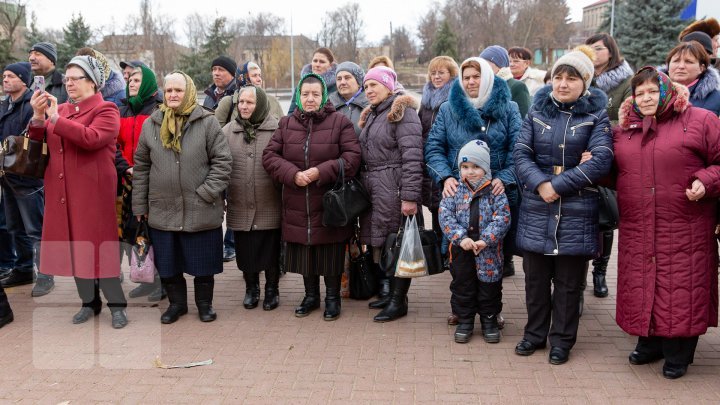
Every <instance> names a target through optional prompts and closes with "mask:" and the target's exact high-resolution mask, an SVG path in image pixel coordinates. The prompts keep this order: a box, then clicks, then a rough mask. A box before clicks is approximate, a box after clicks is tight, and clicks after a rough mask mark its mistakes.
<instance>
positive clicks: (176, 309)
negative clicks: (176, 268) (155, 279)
mask: <svg viewBox="0 0 720 405" xmlns="http://www.w3.org/2000/svg"><path fill="white" fill-rule="evenodd" d="M160 281H161V282H162V285H163V287H165V291H167V296H168V301H170V306H169V307H168V309H167V310H166V311H165V312H164V313H163V314H162V316H161V317H160V322H162V323H165V324H168V323H173V322H175V321H177V320H178V318H180V317H181V316H182V315H185V314H187V312H188V306H187V283H186V282H185V277H184V276H183V275H182V274H179V275H177V276H173V277H169V278H161V279H160Z"/></svg>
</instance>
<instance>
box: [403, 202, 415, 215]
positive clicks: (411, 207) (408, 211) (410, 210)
mask: <svg viewBox="0 0 720 405" xmlns="http://www.w3.org/2000/svg"><path fill="white" fill-rule="evenodd" d="M400 209H401V211H402V214H403V215H405V216H406V217H409V216H410V215H415V214H417V211H418V210H417V203H416V202H413V201H403V202H402V206H401V207H400Z"/></svg>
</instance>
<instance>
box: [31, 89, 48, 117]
mask: <svg viewBox="0 0 720 405" xmlns="http://www.w3.org/2000/svg"><path fill="white" fill-rule="evenodd" d="M48 96H49V95H48V93H47V92H44V91H36V92H35V93H33V95H32V97H30V105H31V106H32V109H33V119H34V120H37V121H45V111H46V110H47V107H48Z"/></svg>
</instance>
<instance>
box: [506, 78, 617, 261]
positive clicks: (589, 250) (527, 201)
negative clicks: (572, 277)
mask: <svg viewBox="0 0 720 405" xmlns="http://www.w3.org/2000/svg"><path fill="white" fill-rule="evenodd" d="M551 92H552V88H551V87H550V86H546V87H544V88H542V89H541V90H540V91H538V92H537V94H536V95H535V101H534V103H533V106H532V108H531V109H530V112H529V113H528V116H527V118H526V119H525V122H524V123H523V127H522V130H521V131H520V136H519V137H518V139H517V143H516V144H515V151H514V152H513V156H514V157H515V171H516V173H517V176H518V181H519V182H520V184H521V190H522V202H521V205H520V215H519V218H518V229H517V240H516V243H517V245H518V247H519V248H520V249H522V250H525V251H529V252H534V253H540V254H551V255H565V256H588V257H590V256H595V255H596V254H597V252H598V242H599V241H598V235H599V229H598V201H599V195H598V191H597V188H596V185H597V182H598V181H599V180H600V179H601V178H602V177H603V176H605V175H606V174H607V173H608V172H609V170H610V166H611V165H612V159H613V152H612V135H611V133H610V120H609V119H608V116H607V113H606V112H605V107H606V106H607V97H606V96H605V93H603V92H602V91H601V90H599V89H597V88H595V87H590V94H589V95H585V96H582V97H580V98H579V99H578V100H577V101H576V102H575V103H574V104H571V105H566V104H562V103H559V102H557V101H556V100H555V99H554V98H553V97H552V95H551ZM584 151H590V152H591V153H592V159H590V160H589V161H587V162H585V163H582V164H581V163H580V157H581V154H582V153H583V152H584ZM547 181H549V182H550V183H551V184H552V186H553V188H554V189H555V192H556V193H557V194H559V195H560V198H559V199H557V200H556V201H554V202H552V203H549V204H548V203H546V202H545V201H544V200H543V199H542V198H541V197H540V195H539V193H538V191H537V189H538V186H539V185H540V184H542V183H545V182H547Z"/></svg>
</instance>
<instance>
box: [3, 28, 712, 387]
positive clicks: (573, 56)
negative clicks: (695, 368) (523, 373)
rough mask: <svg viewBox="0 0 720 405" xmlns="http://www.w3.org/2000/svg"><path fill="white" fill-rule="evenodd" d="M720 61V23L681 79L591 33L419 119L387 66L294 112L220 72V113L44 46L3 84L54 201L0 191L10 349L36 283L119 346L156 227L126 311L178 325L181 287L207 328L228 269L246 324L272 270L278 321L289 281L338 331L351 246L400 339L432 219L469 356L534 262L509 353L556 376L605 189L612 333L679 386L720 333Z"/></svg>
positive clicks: (209, 104)
mask: <svg viewBox="0 0 720 405" xmlns="http://www.w3.org/2000/svg"><path fill="white" fill-rule="evenodd" d="M719 42H720V25H718V24H717V21H715V20H714V19H711V20H708V21H701V22H698V23H694V24H693V25H691V26H689V27H687V28H686V29H685V30H683V32H682V33H680V36H679V43H678V44H677V46H675V47H674V48H673V49H670V50H668V54H667V59H666V61H665V62H666V64H665V65H664V66H661V67H652V66H646V67H637V70H634V69H633V67H631V65H630V64H629V63H628V62H627V61H626V60H624V59H623V57H622V53H621V50H620V49H619V47H618V45H617V43H616V42H615V40H614V38H613V37H612V36H610V35H607V34H598V35H594V36H592V37H590V38H588V39H587V40H586V42H585V45H583V46H579V47H577V48H575V49H573V50H571V51H568V52H566V53H565V54H564V55H562V56H561V57H559V58H558V59H557V60H556V61H555V62H554V64H553V65H552V66H551V67H550V70H549V71H548V72H543V71H541V70H539V69H536V68H533V67H531V64H532V63H531V61H532V59H533V54H532V53H531V51H529V50H528V49H525V48H519V47H514V48H510V49H509V50H506V49H505V48H503V47H501V46H499V45H492V46H488V47H486V48H485V49H484V50H483V51H482V53H481V54H480V55H478V56H473V57H469V58H467V59H465V60H464V61H455V60H453V59H452V58H450V57H448V56H438V57H436V58H434V59H432V60H431V61H430V63H429V65H428V68H427V83H426V84H425V86H424V87H423V89H422V95H421V98H420V99H418V98H416V97H414V96H413V95H412V94H411V93H410V92H409V91H407V90H406V89H405V87H404V86H403V85H402V84H401V83H400V82H399V81H398V75H397V73H396V71H395V70H394V67H393V63H392V61H391V60H390V59H389V58H387V57H385V56H379V57H377V58H374V59H373V60H372V61H371V62H370V65H369V66H368V69H367V71H366V70H365V69H364V68H363V67H362V66H360V65H359V64H358V63H356V61H342V62H339V63H338V61H336V60H335V56H334V55H333V53H332V51H331V50H330V49H327V48H318V49H317V50H316V51H315V52H314V54H313V57H312V60H311V62H310V63H309V64H307V65H305V66H304V67H303V68H302V72H301V79H300V81H299V82H298V84H297V87H296V91H295V93H294V94H293V95H292V100H291V105H290V109H289V111H288V112H287V114H285V112H284V111H283V110H282V108H281V107H280V103H279V102H278V100H277V99H276V98H275V97H273V96H272V95H270V94H268V93H266V92H265V90H264V89H263V80H262V70H261V67H260V66H259V65H258V64H257V63H255V62H253V61H244V62H243V63H242V64H240V65H238V64H237V62H236V61H235V60H233V59H232V58H230V57H228V56H224V55H218V57H217V58H216V59H214V60H213V61H212V62H211V63H210V66H208V68H209V69H210V70H211V71H212V80H213V83H212V85H211V86H210V87H208V88H207V89H205V90H204V92H203V90H202V89H196V87H195V83H194V81H193V79H192V78H191V77H190V76H188V75H187V74H185V73H184V72H181V71H175V72H172V73H170V74H168V75H167V76H165V77H164V78H162V80H158V78H157V77H156V75H155V73H154V72H153V71H152V70H151V69H150V67H149V66H147V65H146V64H145V63H143V62H141V61H138V60H134V61H121V62H120V63H119V66H120V67H121V69H122V71H115V70H113V69H112V67H111V64H110V61H108V59H107V58H106V57H105V56H104V55H103V54H102V53H100V52H98V51H97V50H95V49H92V48H83V49H80V50H78V52H77V56H75V57H74V58H72V60H71V61H70V62H69V63H68V64H67V65H66V66H64V67H63V68H64V71H65V73H64V74H63V73H61V72H60V71H59V70H58V69H57V68H56V66H55V63H56V61H57V51H56V48H55V45H53V44H51V43H47V42H42V43H38V44H35V45H33V46H32V47H31V48H30V50H29V58H28V60H29V62H17V63H12V64H9V65H7V66H6V67H5V68H4V71H3V91H4V93H5V94H6V99H5V100H4V101H3V103H2V104H1V105H0V138H2V139H4V138H6V137H8V136H10V135H18V134H21V133H27V136H28V137H29V138H31V139H33V140H38V141H43V140H44V141H45V142H47V148H48V150H49V154H50V156H51V158H50V159H49V164H48V166H47V169H46V171H45V176H44V179H37V178H30V177H23V176H18V175H14V174H12V173H4V175H3V176H2V178H1V179H0V184H1V185H2V199H1V203H2V207H1V208H2V209H0V249H1V250H0V270H1V272H2V278H1V285H0V327H3V326H4V325H6V324H8V323H10V322H12V321H13V316H14V315H13V312H12V310H11V308H10V303H9V302H8V299H7V295H6V294H5V292H4V290H3V288H8V287H15V286H20V285H25V284H34V286H33V288H32V290H31V294H32V296H35V297H38V296H43V295H46V294H48V293H50V292H51V291H52V289H53V287H54V277H55V276H67V277H73V278H74V280H75V284H76V286H77V291H78V295H79V298H80V301H81V307H80V310H79V311H78V312H77V313H76V314H74V316H73V317H72V322H73V323H76V324H79V323H84V322H87V321H88V320H89V319H91V318H92V317H93V316H97V315H98V314H99V313H100V312H101V310H102V300H101V295H100V291H102V295H103V296H104V297H105V300H106V301H107V306H108V308H109V310H110V312H111V315H112V316H111V322H112V326H113V327H114V328H123V327H125V326H126V325H128V322H129V318H128V314H127V311H126V307H127V299H126V297H125V295H124V293H123V289H122V285H121V282H122V272H121V263H122V260H123V258H124V257H125V256H126V255H127V256H129V255H130V254H131V252H129V251H128V250H127V248H126V246H128V244H130V245H131V244H133V243H134V240H135V236H136V234H137V232H138V229H139V228H141V227H147V229H148V236H149V239H150V241H151V243H152V246H153V249H154V264H155V267H156V276H155V280H154V281H153V282H149V283H140V284H139V285H138V286H137V287H136V288H134V289H133V290H132V291H130V292H129V294H128V296H129V297H130V298H137V297H143V296H147V297H148V300H150V301H160V300H162V299H164V298H166V297H167V299H168V301H169V304H168V306H167V307H166V309H165V311H164V312H163V313H162V316H161V319H160V321H161V322H162V323H163V324H170V323H174V322H176V321H177V320H178V319H179V318H180V317H181V316H183V315H185V314H187V313H188V311H189V307H188V297H187V295H188V290H187V282H186V275H190V276H193V283H194V295H195V297H194V298H195V304H196V307H197V314H198V317H199V319H200V320H201V321H203V322H211V321H214V320H215V319H216V318H217V313H216V312H215V310H214V309H213V296H214V286H215V275H217V274H219V273H221V272H222V271H223V261H230V260H233V259H234V260H235V261H236V263H237V267H238V269H239V270H240V271H242V273H243V278H244V281H245V296H244V299H243V306H244V307H245V308H246V309H248V310H250V309H253V308H256V307H257V306H259V304H260V296H261V289H260V285H261V282H260V281H261V280H260V273H262V272H265V282H264V294H263V301H262V308H263V309H264V310H268V311H270V310H274V309H276V308H277V307H278V305H279V302H280V296H281V294H280V290H279V280H280V277H281V275H282V271H281V269H282V270H284V271H288V272H293V273H298V274H300V275H302V279H303V284H304V291H305V294H304V297H303V299H302V302H300V303H299V305H298V306H297V307H296V309H295V316H297V317H305V316H309V315H310V314H311V313H312V312H313V311H315V310H317V309H319V308H320V307H321V306H323V308H324V311H323V316H322V317H323V319H324V320H326V321H334V320H336V319H338V318H339V317H340V315H341V304H342V298H341V279H342V273H343V271H344V263H345V257H346V254H347V251H348V248H347V247H348V244H349V242H350V241H351V240H353V239H357V241H358V243H359V244H361V245H362V246H363V249H367V250H368V257H370V258H371V263H370V264H369V265H370V267H371V270H372V271H373V272H375V273H376V275H377V276H378V278H379V281H378V286H377V287H378V291H379V293H378V299H377V300H374V301H372V302H369V304H368V305H369V307H370V308H374V309H379V310H380V312H378V313H377V315H375V317H374V320H375V321H376V322H389V321H394V320H396V319H398V318H401V317H403V316H405V315H406V314H407V313H408V291H409V289H410V285H411V278H404V277H398V276H396V273H395V268H393V267H387V266H385V267H383V266H381V262H382V260H381V259H382V256H383V254H384V245H385V243H386V240H387V239H388V236H390V235H391V234H394V233H396V232H397V231H398V229H400V228H402V226H403V224H404V223H405V221H406V220H407V218H408V217H411V216H417V217H418V221H420V223H423V218H422V207H423V206H425V207H427V208H428V210H429V212H430V213H431V216H432V220H431V222H432V230H433V231H434V232H435V233H436V234H437V236H438V237H439V239H442V241H443V242H442V246H441V252H442V255H443V258H444V260H445V263H444V266H445V267H447V268H449V271H450V273H451V276H452V281H451V283H450V286H449V289H450V310H451V313H450V316H449V317H448V320H447V323H448V324H449V325H456V329H455V333H454V340H455V342H457V343H468V342H469V341H470V340H471V338H472V336H473V333H474V330H475V319H476V315H479V319H480V328H481V332H482V337H483V339H484V340H485V341H486V342H488V343H497V342H499V341H500V340H501V338H502V331H501V330H502V328H503V324H504V320H503V317H502V283H503V279H504V278H506V277H510V276H513V275H514V274H515V267H514V263H513V257H514V256H522V266H523V270H524V274H525V293H526V294H525V300H526V305H527V324H526V325H525V328H524V333H523V336H522V339H521V340H520V342H519V343H517V345H516V347H515V353H516V354H517V355H520V356H529V355H532V354H533V353H534V352H535V351H537V350H539V349H543V348H545V347H546V346H547V345H548V342H549V345H550V350H549V352H548V360H549V362H550V363H551V364H555V365H559V364H563V363H565V362H567V361H568V359H569V357H570V352H571V349H572V348H573V346H574V345H575V343H576V340H577V332H578V325H579V323H580V318H581V315H582V309H583V294H584V289H585V283H586V279H587V276H588V274H587V273H588V269H589V265H590V263H591V262H592V266H593V270H592V281H593V294H594V295H595V296H597V297H601V298H602V297H607V296H608V295H609V291H608V287H607V283H606V280H605V275H606V271H607V267H608V263H609V261H610V252H611V247H612V244H613V238H614V233H613V231H612V230H610V231H605V232H601V230H600V227H599V219H598V218H599V215H600V209H601V207H600V194H599V189H598V187H599V186H603V187H609V188H611V189H614V190H616V192H617V201H618V207H619V217H620V221H619V231H618V234H619V241H618V242H619V243H618V257H617V262H618V284H617V305H616V307H617V316H616V321H617V323H618V325H619V326H620V327H621V328H622V329H623V330H624V331H625V332H627V333H629V334H631V335H633V336H637V337H638V342H637V346H636V347H635V349H634V350H633V351H632V352H631V353H630V355H629V362H630V363H632V364H635V365H637V364H646V363H650V362H654V361H657V360H660V359H664V360H665V363H664V366H663V375H664V376H665V377H667V378H678V377H681V376H683V375H684V374H685V373H686V372H687V369H688V366H689V365H690V364H691V363H692V362H693V356H694V353H695V348H696V345H697V342H698V337H699V336H700V335H702V334H704V333H705V332H706V331H707V329H708V328H709V327H714V326H717V323H718V271H717V268H718V247H717V240H716V235H717V234H718V231H717V229H716V228H717V224H718V218H717V215H718V210H717V208H718V198H720V120H719V118H718V114H720V76H719V75H718V71H717V70H716V68H715V67H714V65H716V64H717V58H716V55H717V51H718V43H719ZM33 76H42V77H44V78H45V81H44V88H40V89H37V90H33V89H32V88H31V87H32V86H31V84H32V83H33ZM198 94H204V95H205V97H204V101H203V102H202V104H200V102H199V99H198ZM342 176H344V177H346V178H352V177H354V178H357V179H358V180H359V181H360V183H361V184H362V185H363V186H364V188H365V190H366V191H367V194H368V196H369V199H370V207H369V208H368V209H367V210H365V211H364V212H363V213H361V214H360V217H359V218H358V219H357V221H353V222H351V223H349V224H348V225H346V226H326V225H325V224H324V221H323V213H324V209H325V206H324V204H323V195H324V194H325V192H326V191H328V190H329V189H330V188H332V187H333V185H335V184H336V182H337V181H338V179H339V178H341V177H342ZM223 223H225V224H226V228H227V230H226V232H225V233H223ZM118 235H119V237H118ZM354 243H355V242H353V244H354ZM321 277H322V278H323V281H324V284H325V294H324V305H323V303H322V300H321V290H320V278H321Z"/></svg>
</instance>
